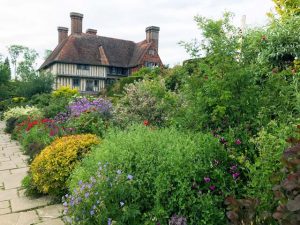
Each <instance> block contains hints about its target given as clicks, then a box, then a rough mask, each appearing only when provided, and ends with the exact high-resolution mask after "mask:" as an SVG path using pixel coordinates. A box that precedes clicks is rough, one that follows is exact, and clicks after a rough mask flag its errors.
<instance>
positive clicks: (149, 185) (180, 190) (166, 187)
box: [64, 126, 240, 225]
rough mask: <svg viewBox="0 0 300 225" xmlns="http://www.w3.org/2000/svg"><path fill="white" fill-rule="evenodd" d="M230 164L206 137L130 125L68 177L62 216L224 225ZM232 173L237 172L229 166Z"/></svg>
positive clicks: (235, 181)
mask: <svg viewBox="0 0 300 225" xmlns="http://www.w3.org/2000/svg"><path fill="white" fill-rule="evenodd" d="M232 165H235V164H234V163H233V162H231V160H229V159H228V156H227V153H226V151H225V150H224V149H223V147H222V146H221V145H220V144H219V142H218V140H217V139H216V138H214V137H212V136H211V135H208V134H193V135H191V134H187V133H181V132H178V131H176V130H174V129H162V130H155V129H153V128H150V127H146V126H143V127H141V126H132V127H130V128H129V129H128V130H125V131H114V132H111V133H110V134H109V135H108V136H107V137H106V139H104V141H103V143H102V144H101V145H100V146H99V147H98V149H94V151H93V152H92V154H91V155H90V156H88V157H87V158H86V159H84V160H83V162H82V164H81V166H80V167H79V168H77V169H76V170H75V171H74V173H73V174H72V176H71V179H70V185H69V189H70V191H71V193H72V195H70V196H69V195H67V197H66V202H65V203H64V205H65V207H66V213H67V216H68V217H69V218H68V220H69V221H71V220H72V221H73V222H74V223H78V224H107V223H108V220H111V221H115V222H116V223H118V224H132V225H134V224H167V223H168V221H169V220H171V217H172V218H173V220H175V215H177V216H181V217H184V218H186V219H187V224H191V225H193V224H199V223H201V224H225V223H226V220H225V214H224V209H223V208H222V202H223V200H224V196H225V195H227V194H228V193H233V192H234V191H233V190H234V188H235V187H236V186H238V185H239V179H240V178H238V177H236V178H234V177H233V175H232V174H231V173H230V170H231V169H230V167H232ZM232 169H234V170H236V169H237V168H232Z"/></svg>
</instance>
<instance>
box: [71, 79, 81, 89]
mask: <svg viewBox="0 0 300 225" xmlns="http://www.w3.org/2000/svg"><path fill="white" fill-rule="evenodd" d="M72 83H73V87H80V79H77V78H76V79H73V82H72Z"/></svg>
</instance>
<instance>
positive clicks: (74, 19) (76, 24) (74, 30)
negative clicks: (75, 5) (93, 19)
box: [70, 12, 83, 34]
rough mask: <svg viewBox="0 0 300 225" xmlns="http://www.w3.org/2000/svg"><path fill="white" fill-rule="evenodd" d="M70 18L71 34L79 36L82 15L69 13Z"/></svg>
mask: <svg viewBox="0 0 300 225" xmlns="http://www.w3.org/2000/svg"><path fill="white" fill-rule="evenodd" d="M70 17H71V34H81V33H82V19H83V14H81V13H76V12H71V13H70Z"/></svg>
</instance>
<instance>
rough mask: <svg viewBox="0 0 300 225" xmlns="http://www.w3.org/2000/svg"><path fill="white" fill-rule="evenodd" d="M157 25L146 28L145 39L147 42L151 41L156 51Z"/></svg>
mask: <svg viewBox="0 0 300 225" xmlns="http://www.w3.org/2000/svg"><path fill="white" fill-rule="evenodd" d="M159 30H160V29H159V27H155V26H151V27H147V28H146V40H147V42H148V43H150V42H153V43H154V45H155V48H156V51H157V52H158V40H159V37H158V36H159Z"/></svg>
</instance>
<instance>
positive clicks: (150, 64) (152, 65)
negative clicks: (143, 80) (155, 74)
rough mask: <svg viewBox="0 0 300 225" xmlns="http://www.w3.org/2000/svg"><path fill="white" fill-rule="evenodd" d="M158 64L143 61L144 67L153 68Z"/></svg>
mask: <svg viewBox="0 0 300 225" xmlns="http://www.w3.org/2000/svg"><path fill="white" fill-rule="evenodd" d="M157 66H159V63H155V62H145V67H149V68H153V67H157Z"/></svg>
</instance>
